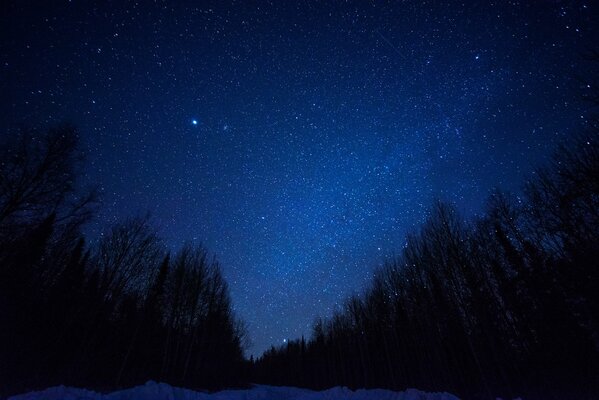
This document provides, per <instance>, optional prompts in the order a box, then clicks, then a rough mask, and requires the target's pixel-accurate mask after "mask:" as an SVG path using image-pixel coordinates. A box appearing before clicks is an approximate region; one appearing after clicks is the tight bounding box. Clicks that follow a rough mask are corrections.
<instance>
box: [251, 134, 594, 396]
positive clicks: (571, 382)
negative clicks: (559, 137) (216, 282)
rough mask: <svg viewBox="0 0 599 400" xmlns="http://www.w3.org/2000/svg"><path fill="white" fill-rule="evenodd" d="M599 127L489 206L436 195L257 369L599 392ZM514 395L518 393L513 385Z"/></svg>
mask: <svg viewBox="0 0 599 400" xmlns="http://www.w3.org/2000/svg"><path fill="white" fill-rule="evenodd" d="M598 128H599V127H598V126H597V125H596V124H595V125H594V126H592V127H591V129H590V130H589V131H587V132H585V134H583V135H582V136H580V137H578V138H576V139H571V143H570V144H568V145H564V146H561V147H560V148H559V149H558V151H557V152H556V154H555V157H554V158H553V160H552V162H551V164H550V165H549V166H547V167H546V168H545V169H542V170H540V171H537V172H536V173H535V175H534V176H533V178H532V179H531V180H529V181H528V183H527V184H526V186H525V190H524V194H523V195H522V196H514V195H510V194H507V193H502V192H499V191H496V192H494V193H493V194H492V195H491V196H490V198H489V201H488V204H487V207H486V212H484V215H482V216H478V217H476V218H471V219H470V220H466V219H464V218H463V217H462V216H460V215H459V213H457V212H456V210H455V209H454V208H452V207H451V206H449V205H447V204H441V203H440V204H438V205H436V206H435V207H434V208H433V209H432V210H431V212H430V216H429V218H428V221H427V222H426V223H425V224H424V226H423V227H422V228H421V229H420V231H419V232H417V233H415V234H412V235H410V236H409V237H408V238H407V242H406V245H405V247H404V248H403V251H402V253H401V255H400V256H399V257H397V258H396V259H395V260H394V261H393V262H392V263H390V264H389V265H386V266H385V267H384V268H381V269H380V270H379V271H378V273H377V274H376V276H375V278H374V280H373V281H372V283H371V285H370V289H368V290H367V291H366V293H365V294H364V295H362V296H354V297H351V298H350V299H348V300H347V301H346V303H345V305H344V307H343V308H342V309H341V310H339V311H337V312H336V313H335V314H334V315H333V316H332V317H331V318H328V319H325V320H319V321H318V322H316V323H315V325H314V328H313V334H312V337H311V338H310V340H309V341H308V342H306V341H305V340H304V339H303V338H302V339H301V340H298V341H293V342H289V343H288V344H287V345H285V346H282V347H280V348H272V349H271V350H269V351H267V352H266V353H265V354H264V355H263V356H262V357H261V358H259V359H258V360H257V362H256V365H255V370H254V372H255V376H254V379H255V380H256V381H259V382H268V383H271V384H277V385H293V386H304V387H311V388H317V389H321V388H327V387H331V386H336V385H345V386H349V387H351V388H361V387H386V388H393V389H405V388H407V387H416V388H419V389H424V390H432V391H449V392H453V393H456V394H458V395H461V396H463V397H464V398H484V399H494V398H495V397H494V396H500V395H502V396H505V397H506V398H514V397H516V396H523V397H524V398H526V399H541V398H542V399H584V398H588V399H591V398H597V397H598V396H599V129H598ZM510 396H513V397H510Z"/></svg>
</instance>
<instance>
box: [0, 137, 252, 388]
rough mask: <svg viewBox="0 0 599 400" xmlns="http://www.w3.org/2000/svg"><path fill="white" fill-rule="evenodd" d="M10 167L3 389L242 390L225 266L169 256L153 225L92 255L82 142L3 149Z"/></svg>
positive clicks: (108, 240) (239, 339) (131, 227)
mask: <svg viewBox="0 0 599 400" xmlns="http://www.w3.org/2000/svg"><path fill="white" fill-rule="evenodd" d="M1 153H2V154H1V156H0V158H1V160H2V163H1V164H0V169H1V170H0V187H1V192H0V238H1V240H0V326H2V329H1V330H0V360H2V362H1V363H0V369H1V370H0V387H1V388H3V391H4V392H5V393H4V394H6V393H11V392H17V391H22V390H25V389H31V388H40V387H46V386H49V385H55V384H61V383H62V384H71V385H76V386H88V387H96V388H111V387H121V386H128V385H132V384H134V383H139V382H144V381H145V380H147V379H149V378H153V379H156V380H161V381H168V382H172V383H173V384H178V385H182V386H188V387H196V388H197V387H202V388H207V389H214V388H220V387H226V386H230V385H234V384H237V383H238V382H239V377H240V375H241V369H242V368H243V364H244V358H243V344H244V341H245V340H246V338H245V335H246V333H245V328H244V326H243V324H242V323H241V322H240V320H238V319H237V318H236V317H235V316H234V315H233V313H232V310H231V299H230V297H229V292H228V288H227V284H226V282H225V281H224V279H223V276H222V273H221V270H220V267H219V264H218V261H217V260H216V259H215V258H214V257H212V256H211V255H210V254H209V253H208V251H207V250H206V249H205V248H203V247H202V246H194V245H191V244H184V245H183V246H182V247H181V248H180V250H178V251H177V252H175V253H173V254H171V253H170V252H168V251H167V250H166V247H165V245H164V243H163V242H162V241H161V239H160V237H159V236H158V234H157V233H156V229H155V228H154V227H153V226H152V225H151V223H150V221H149V218H148V217H136V218H130V219H128V220H125V221H122V222H120V223H118V224H116V225H114V226H112V227H111V228H110V229H109V230H108V232H107V233H106V234H103V235H102V236H101V238H100V239H99V240H98V241H97V244H95V245H93V246H89V245H87V242H86V240H85V238H84V237H83V235H82V233H81V232H82V229H81V228H82V226H83V225H84V224H85V223H86V222H88V221H89V219H90V218H91V217H92V216H93V215H94V212H95V211H96V210H97V207H98V198H97V195H96V193H95V191H94V190H93V189H91V190H90V189H84V188H81V187H79V186H78V182H79V180H78V179H79V178H80V177H79V176H78V171H79V168H80V167H81V163H82V161H83V158H82V153H81V151H80V150H79V146H78V134H77V131H76V130H75V129H74V128H73V127H69V126H63V127H58V128H54V129H51V130H49V131H48V132H42V133H40V132H36V131H23V132H21V133H20V134H19V135H18V136H16V137H13V138H11V140H10V141H7V142H5V143H3V145H2V149H1Z"/></svg>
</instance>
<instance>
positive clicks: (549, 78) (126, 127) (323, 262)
mask: <svg viewBox="0 0 599 400" xmlns="http://www.w3.org/2000/svg"><path fill="white" fill-rule="evenodd" d="M100 3H101V2H86V1H58V0H57V1H52V2H41V1H39V2H36V1H28V0H23V1H8V2H3V5H2V6H0V105H1V108H0V110H1V111H0V128H1V134H2V135H6V134H11V132H14V131H15V130H16V129H18V128H19V127H21V126H29V127H39V128H43V127H47V126H51V125H53V124H56V123H59V122H62V121H69V122H71V123H73V124H75V125H76V126H77V127H78V128H79V130H80V131H81V135H82V141H83V145H84V148H85V149H87V152H88V163H87V164H88V165H87V169H86V170H85V171H84V175H85V181H86V182H90V183H94V184H96V185H98V187H99V188H100V190H101V193H102V200H103V206H102V208H101V211H100V213H99V215H98V217H97V218H96V220H95V221H94V222H93V223H92V224H91V226H90V227H89V228H88V230H89V234H90V235H91V236H97V235H98V234H99V233H100V232H102V231H103V230H104V229H106V226H107V225H109V224H111V223H113V222H114V221H117V220H119V219H122V218H123V217H126V216H129V215H139V214H143V213H144V212H145V211H150V212H151V214H152V215H153V220H154V222H155V223H156V225H157V226H158V227H159V230H160V232H161V234H162V236H163V237H164V238H165V242H166V244H167V246H171V247H173V248H176V247H177V246H179V245H180V244H181V243H183V242H185V241H186V240H189V241H193V242H197V243H203V244H204V245H205V246H207V247H208V248H209V249H210V250H211V251H213V252H215V253H216V254H217V256H218V258H219V259H220V261H221V263H222V266H223V270H224V273H225V276H226V278H227V280H228V282H229V284H230V289H231V293H232V298H233V302H234V307H235V310H236V313H237V314H238V315H239V316H240V317H241V318H243V319H244V320H245V321H246V323H247V325H248V327H249V333H250V335H251V339H252V345H251V347H250V349H249V350H248V355H249V354H254V355H259V354H260V353H261V352H262V351H263V350H265V349H266V348H268V347H270V346H271V345H273V344H274V345H278V344H281V343H282V342H283V340H285V339H287V338H290V339H291V338H297V337H299V336H301V335H302V334H304V335H306V336H308V335H309V334H310V327H311V324H312V322H313V321H314V319H315V317H317V316H327V315H330V314H331V312H332V311H333V310H334V309H335V307H338V306H340V305H341V304H342V303H343V299H344V298H345V297H346V296H348V295H349V294H352V293H356V292H360V291H361V290H363V288H364V287H365V285H367V283H368V281H369V279H370V277H371V276H372V273H373V271H374V269H375V268H376V266H377V265H380V264H381V263H382V262H383V261H384V260H385V259H387V258H389V257H392V256H393V254H397V253H398V252H400V251H401V248H402V246H403V243H404V239H405V235H406V233H407V232H410V231H413V230H414V229H416V228H417V227H418V226H419V224H421V223H422V221H423V220H424V219H425V218H426V216H427V211H428V210H429V208H430V206H431V204H432V203H433V201H434V200H435V199H442V200H446V201H450V202H453V203H455V204H456V206H457V208H458V209H459V210H460V211H462V212H463V213H464V215H468V216H472V215H475V214H476V213H477V212H480V211H481V210H482V206H483V203H484V200H485V198H486V196H487V194H488V192H489V190H490V189H491V188H493V187H495V186H499V187H502V188H504V189H508V190H518V189H519V187H520V186H521V183H522V180H523V179H524V178H525V177H527V176H529V175H530V174H531V172H532V171H533V170H534V168H535V167H537V166H538V165H539V164H540V163H542V162H543V161H545V160H546V159H547V157H548V155H549V154H550V153H551V151H552V150H553V149H554V147H555V145H556V143H557V142H559V141H561V140H565V139H567V138H568V136H569V135H571V134H572V133H573V132H575V131H576V130H577V129H579V128H580V126H581V125H582V124H584V122H585V120H586V118H587V116H586V111H585V110H586V109H587V106H586V105H585V104H584V103H583V102H582V101H580V97H581V94H583V93H584V91H585V90H588V88H587V87H586V84H585V82H584V76H585V71H586V68H587V65H586V64H585V62H586V61H585V60H584V58H583V57H582V56H581V54H583V53H584V52H585V51H587V50H589V49H592V48H593V46H596V43H599V40H597V39H598V38H599V36H598V29H597V28H598V26H597V21H598V20H599V18H598V17H599V12H598V9H599V6H598V4H597V2H595V1H558V0H552V1H549V0H546V1H507V0H506V1H503V0H502V1H494V2H484V1H482V2H457V1H455V2H454V1H449V2H448V1H441V0H439V1H366V0H364V1H292V0H290V1H282V0H281V1H179V2H165V1H139V2H130V1H127V2H125V1H107V2H102V4H100ZM581 77H582V79H581Z"/></svg>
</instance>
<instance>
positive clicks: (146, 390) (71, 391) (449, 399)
mask: <svg viewBox="0 0 599 400" xmlns="http://www.w3.org/2000/svg"><path fill="white" fill-rule="evenodd" d="M9 400H459V399H458V398H457V397H456V396H454V395H452V394H449V393H426V392H421V391H418V390H416V389H408V390H406V391H404V392H392V391H390V390H383V389H368V390H366V389H361V390H356V391H352V390H349V389H348V388H346V387H334V388H331V389H328V390H324V391H321V392H316V391H313V390H308V389H299V388H293V387H283V386H264V385H256V386H254V387H252V388H251V389H247V390H225V391H222V392H217V393H201V392H195V391H193V390H188V389H182V388H177V387H173V386H170V385H167V384H166V383H156V382H152V381H150V382H147V383H146V384H145V385H143V386H137V387H134V388H131V389H125V390H119V391H116V392H112V393H108V394H101V393H96V392H92V391H90V390H85V389H76V388H72V387H66V386H56V387H52V388H49V389H46V390H43V391H40V392H30V393H25V394H21V395H17V396H13V397H10V398H9Z"/></svg>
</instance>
